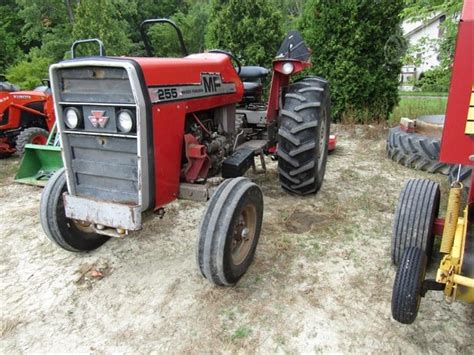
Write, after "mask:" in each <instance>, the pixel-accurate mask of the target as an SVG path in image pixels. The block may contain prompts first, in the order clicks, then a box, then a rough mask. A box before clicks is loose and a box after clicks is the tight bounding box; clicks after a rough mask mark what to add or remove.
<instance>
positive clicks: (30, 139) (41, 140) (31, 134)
mask: <svg viewBox="0 0 474 355" xmlns="http://www.w3.org/2000/svg"><path fill="white" fill-rule="evenodd" d="M48 136H49V133H48V131H47V130H45V129H43V128H39V127H31V128H27V129H25V130H23V131H22V132H21V133H20V134H19V135H18V137H17V139H16V151H17V152H18V154H19V155H20V157H22V156H23V154H24V153H25V145H27V144H40V145H44V144H46V142H47V141H48Z"/></svg>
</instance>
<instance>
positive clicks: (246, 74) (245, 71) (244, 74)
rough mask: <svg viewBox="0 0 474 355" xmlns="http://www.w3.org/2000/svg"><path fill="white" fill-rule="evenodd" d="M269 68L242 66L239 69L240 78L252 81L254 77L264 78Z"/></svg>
mask: <svg viewBox="0 0 474 355" xmlns="http://www.w3.org/2000/svg"><path fill="white" fill-rule="evenodd" d="M268 73H269V70H268V69H266V68H263V67H258V66H254V65H249V66H243V67H242V68H241V69H240V74H239V76H240V78H241V79H242V81H254V80H256V79H260V78H264V77H266V76H267V75H268Z"/></svg>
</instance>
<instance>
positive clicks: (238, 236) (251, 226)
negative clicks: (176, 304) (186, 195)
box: [196, 177, 263, 286]
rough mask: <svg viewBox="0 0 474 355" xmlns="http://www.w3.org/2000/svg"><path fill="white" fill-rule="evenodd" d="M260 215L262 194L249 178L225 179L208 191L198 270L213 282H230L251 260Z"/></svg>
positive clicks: (198, 256) (237, 276)
mask: <svg viewBox="0 0 474 355" xmlns="http://www.w3.org/2000/svg"><path fill="white" fill-rule="evenodd" d="M262 218H263V195H262V191H261V190H260V188H259V187H258V186H257V185H256V184H254V183H253V182H251V181H250V180H248V179H246V178H243V177H239V178H235V179H229V180H226V181H225V182H224V183H222V184H221V185H220V186H219V187H218V188H217V190H216V191H215V192H214V194H213V195H212V197H211V199H210V200H209V203H208V205H207V208H206V211H205V212H204V216H203V218H202V220H201V225H200V227H199V237H198V242H197V248H196V254H197V255H196V259H197V264H198V267H199V270H200V272H201V274H202V276H204V277H205V278H206V279H208V280H209V281H210V282H212V283H213V284H215V285H219V286H231V285H234V284H235V283H236V282H237V281H239V279H240V278H241V277H242V276H243V275H244V274H245V272H246V271H247V269H248V268H249V266H250V264H251V263H252V260H253V257H254V255H255V250H256V248H257V243H258V239H259V236H260V230H261V227H262Z"/></svg>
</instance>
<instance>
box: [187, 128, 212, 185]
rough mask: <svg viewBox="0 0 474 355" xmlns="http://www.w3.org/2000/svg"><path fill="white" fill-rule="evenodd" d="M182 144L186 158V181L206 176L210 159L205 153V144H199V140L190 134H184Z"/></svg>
mask: <svg viewBox="0 0 474 355" xmlns="http://www.w3.org/2000/svg"><path fill="white" fill-rule="evenodd" d="M184 146H185V150H186V158H187V160H188V161H187V163H186V165H185V167H184V177H185V179H186V182H191V183H192V182H194V181H196V180H197V179H205V178H207V174H208V173H209V168H210V167H211V159H210V158H209V156H208V155H207V149H206V146H204V145H202V144H199V141H198V140H197V139H196V137H194V136H193V135H192V134H185V135H184Z"/></svg>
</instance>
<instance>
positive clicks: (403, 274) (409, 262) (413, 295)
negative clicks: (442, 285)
mask: <svg viewBox="0 0 474 355" xmlns="http://www.w3.org/2000/svg"><path fill="white" fill-rule="evenodd" d="M426 265H427V257H426V254H425V252H424V251H423V250H421V249H420V248H416V247H415V248H414V247H410V248H408V249H406V250H405V252H404V253H403V256H402V259H401V261H400V267H399V268H398V270H397V275H396V276H395V282H394V284H393V292H392V317H393V318H394V319H395V320H396V321H398V322H400V323H403V324H411V323H413V322H414V321H415V319H416V316H417V315H418V309H419V308H420V301H421V297H422V296H421V295H422V288H423V281H424V280H425V275H426Z"/></svg>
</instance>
